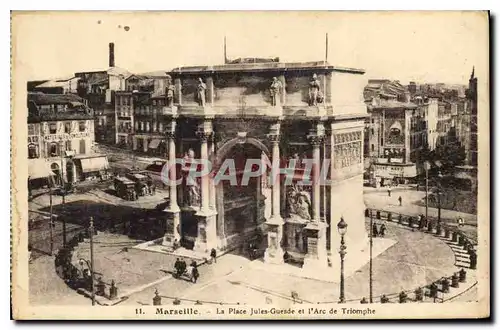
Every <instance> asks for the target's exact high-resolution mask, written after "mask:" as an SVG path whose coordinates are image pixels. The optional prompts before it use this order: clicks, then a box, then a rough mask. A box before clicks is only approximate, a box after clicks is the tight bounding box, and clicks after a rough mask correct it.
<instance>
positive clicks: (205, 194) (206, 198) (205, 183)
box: [197, 132, 211, 213]
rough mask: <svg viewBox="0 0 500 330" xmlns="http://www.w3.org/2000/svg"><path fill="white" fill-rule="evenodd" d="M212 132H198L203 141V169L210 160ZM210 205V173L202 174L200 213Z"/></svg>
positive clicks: (201, 148)
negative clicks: (209, 141)
mask: <svg viewBox="0 0 500 330" xmlns="http://www.w3.org/2000/svg"><path fill="white" fill-rule="evenodd" d="M210 134H211V132H197V135H198V138H199V139H200V142H201V147H200V156H201V158H200V160H201V162H202V166H203V171H204V170H205V166H207V162H208V139H209V137H210ZM209 205H210V187H209V177H208V174H205V175H202V176H201V205H200V213H206V212H207V211H208V209H209Z"/></svg>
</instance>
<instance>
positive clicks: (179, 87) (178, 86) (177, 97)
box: [174, 78, 182, 105]
mask: <svg viewBox="0 0 500 330" xmlns="http://www.w3.org/2000/svg"><path fill="white" fill-rule="evenodd" d="M174 84H175V99H174V102H176V101H177V104H178V105H182V83H181V79H180V78H175V80H174Z"/></svg>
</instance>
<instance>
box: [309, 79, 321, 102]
mask: <svg viewBox="0 0 500 330" xmlns="http://www.w3.org/2000/svg"><path fill="white" fill-rule="evenodd" d="M319 88H320V84H319V80H318V76H317V75H316V74H313V76H312V78H311V80H310V81H309V105H317V104H318V96H319Z"/></svg>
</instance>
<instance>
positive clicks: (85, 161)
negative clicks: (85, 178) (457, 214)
mask: <svg viewBox="0 0 500 330" xmlns="http://www.w3.org/2000/svg"><path fill="white" fill-rule="evenodd" d="M80 162H81V164H82V172H83V173H89V172H99V171H104V170H107V169H109V164H108V158H107V157H106V156H99V157H92V158H82V159H80Z"/></svg>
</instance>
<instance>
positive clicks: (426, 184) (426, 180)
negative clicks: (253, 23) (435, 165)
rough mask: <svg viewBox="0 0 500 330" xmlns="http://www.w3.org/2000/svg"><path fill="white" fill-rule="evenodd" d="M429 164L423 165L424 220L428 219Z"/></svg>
mask: <svg viewBox="0 0 500 330" xmlns="http://www.w3.org/2000/svg"><path fill="white" fill-rule="evenodd" d="M430 167H431V164H429V162H425V163H424V168H425V219H426V221H428V219H429V169H430Z"/></svg>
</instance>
